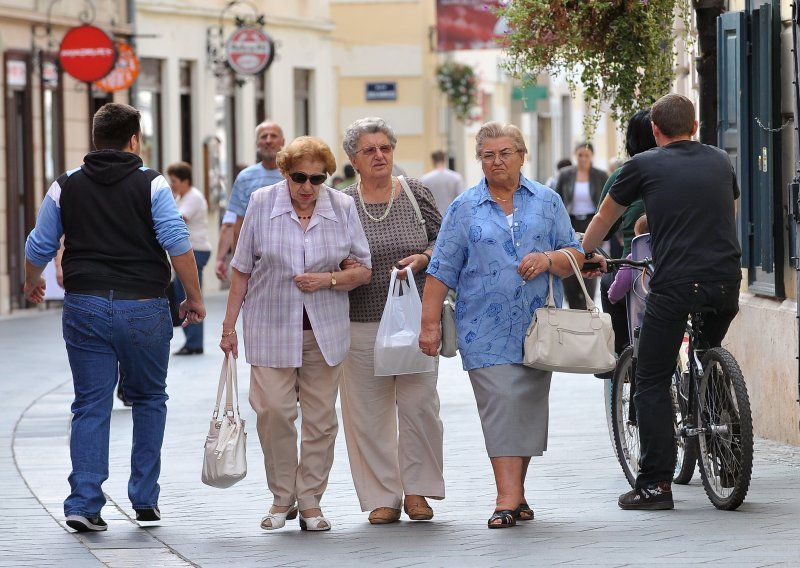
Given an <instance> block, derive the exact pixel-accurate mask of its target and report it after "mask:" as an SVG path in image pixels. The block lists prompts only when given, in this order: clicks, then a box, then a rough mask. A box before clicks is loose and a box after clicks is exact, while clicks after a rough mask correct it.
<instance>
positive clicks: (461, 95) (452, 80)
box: [436, 61, 478, 123]
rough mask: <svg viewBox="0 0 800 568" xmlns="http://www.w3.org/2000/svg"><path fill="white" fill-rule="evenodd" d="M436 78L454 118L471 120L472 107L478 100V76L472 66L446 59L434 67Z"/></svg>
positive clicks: (465, 120)
mask: <svg viewBox="0 0 800 568" xmlns="http://www.w3.org/2000/svg"><path fill="white" fill-rule="evenodd" d="M436 80H437V82H438V83H439V90H440V91H441V92H442V93H444V95H445V96H446V97H447V103H448V104H449V105H450V108H451V109H452V110H453V114H455V115H456V118H457V119H458V120H460V121H462V122H465V123H469V122H471V114H472V109H473V108H474V107H475V105H476V104H477V101H478V77H477V76H476V75H475V71H474V70H473V69H472V67H470V66H469V65H466V64H464V63H456V62H454V61H448V62H446V63H443V64H442V65H440V66H439V67H438V68H437V69H436Z"/></svg>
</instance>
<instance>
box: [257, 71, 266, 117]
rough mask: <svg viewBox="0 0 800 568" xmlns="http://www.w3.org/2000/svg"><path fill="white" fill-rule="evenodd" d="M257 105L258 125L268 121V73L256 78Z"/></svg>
mask: <svg viewBox="0 0 800 568" xmlns="http://www.w3.org/2000/svg"><path fill="white" fill-rule="evenodd" d="M255 91H256V92H255V103H256V124H261V123H262V122H264V121H265V120H267V74H266V72H264V73H261V74H260V75H256V77H255Z"/></svg>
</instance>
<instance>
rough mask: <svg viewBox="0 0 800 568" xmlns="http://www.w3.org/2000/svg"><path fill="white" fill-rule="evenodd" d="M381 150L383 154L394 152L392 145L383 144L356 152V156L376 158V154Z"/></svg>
mask: <svg viewBox="0 0 800 568" xmlns="http://www.w3.org/2000/svg"><path fill="white" fill-rule="evenodd" d="M378 150H380V152H381V154H391V153H392V152H393V151H394V148H393V147H392V145H391V144H381V145H380V146H367V147H366V148H361V150H356V154H359V153H361V154H364V155H365V156H367V157H369V156H374V155H375V152H377V151H378Z"/></svg>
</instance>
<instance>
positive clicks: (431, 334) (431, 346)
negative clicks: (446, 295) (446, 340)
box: [419, 321, 442, 357]
mask: <svg viewBox="0 0 800 568" xmlns="http://www.w3.org/2000/svg"><path fill="white" fill-rule="evenodd" d="M441 345H442V326H441V325H439V322H438V321H437V322H436V323H435V324H431V325H423V326H422V329H420V332H419V348H420V349H421V350H422V352H423V353H425V355H430V356H431V357H436V356H437V355H438V354H439V347H440V346H441Z"/></svg>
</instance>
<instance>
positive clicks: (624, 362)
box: [611, 346, 640, 487]
mask: <svg viewBox="0 0 800 568" xmlns="http://www.w3.org/2000/svg"><path fill="white" fill-rule="evenodd" d="M632 375H633V347H630V346H628V347H626V348H625V350H624V351H623V352H622V354H621V355H620V356H619V359H618V360H617V366H616V368H615V369H614V378H613V379H611V427H612V432H613V435H614V448H615V450H616V453H617V460H619V464H620V466H622V472H623V473H624V474H625V477H626V478H627V480H628V483H630V485H631V487H633V484H634V483H635V482H636V476H637V475H638V474H639V458H640V451H639V426H638V425H637V424H636V422H635V421H631V420H630V408H631V405H632V404H633V397H632V396H631V383H632V379H633V376H632Z"/></svg>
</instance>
